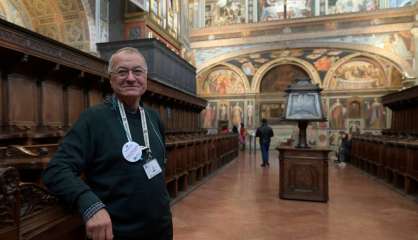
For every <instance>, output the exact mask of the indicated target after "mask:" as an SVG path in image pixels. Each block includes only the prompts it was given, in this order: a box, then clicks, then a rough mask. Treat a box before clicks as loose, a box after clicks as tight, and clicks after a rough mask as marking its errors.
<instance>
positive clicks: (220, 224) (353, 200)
mask: <svg viewBox="0 0 418 240" xmlns="http://www.w3.org/2000/svg"><path fill="white" fill-rule="evenodd" d="M270 157H271V166H270V168H261V167H260V152H257V154H249V153H248V152H245V153H243V152H241V153H240V156H239V157H238V159H237V160H234V161H233V162H231V163H230V164H229V165H227V166H226V167H225V168H224V169H222V170H220V171H219V172H218V173H217V174H216V175H214V176H212V177H210V178H209V179H208V180H207V181H206V182H205V183H204V184H202V185H201V186H200V187H199V188H197V189H196V190H194V191H193V192H191V193H190V194H188V195H187V196H186V197H185V198H183V199H182V200H180V201H178V202H177V203H176V204H175V205H174V206H173V208H172V211H173V221H174V239H176V240H238V239H239V240H270V239H272V240H273V239H274V240H277V239H284V240H288V239H321V240H323V239H325V240H326V239H338V240H344V239H350V240H354V239H355V240H357V239H359V240H386V239H391V240H392V239H393V240H409V239H418V203H417V202H416V200H415V199H413V198H411V197H407V196H405V195H402V194H401V193H399V192H397V191H396V190H394V189H393V188H390V187H389V186H387V185H385V183H383V182H381V181H380V180H376V178H374V177H372V176H369V175H367V174H365V173H364V172H362V171H360V170H358V169H357V168H354V167H352V166H351V165H347V167H345V168H339V167H338V166H336V165H334V164H333V163H330V171H329V172H330V173H329V176H330V177H329V184H330V192H329V195H330V201H329V202H328V203H326V204H324V203H314V202H304V201H289V200H281V199H279V198H278V186H279V177H278V174H279V165H278V160H277V153H276V152H270Z"/></svg>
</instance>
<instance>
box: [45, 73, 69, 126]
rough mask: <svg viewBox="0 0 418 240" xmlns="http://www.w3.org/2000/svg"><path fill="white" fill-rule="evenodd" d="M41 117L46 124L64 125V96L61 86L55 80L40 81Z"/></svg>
mask: <svg viewBox="0 0 418 240" xmlns="http://www.w3.org/2000/svg"><path fill="white" fill-rule="evenodd" d="M42 94H43V101H42V119H43V123H44V125H46V126H53V127H62V126H63V125H64V98H63V90H62V86H61V85H60V84H59V83H58V82H55V81H45V82H43V83H42Z"/></svg>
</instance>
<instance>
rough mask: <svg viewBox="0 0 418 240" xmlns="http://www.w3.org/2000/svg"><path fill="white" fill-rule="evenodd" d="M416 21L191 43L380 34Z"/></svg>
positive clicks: (231, 43) (229, 43) (228, 43)
mask: <svg viewBox="0 0 418 240" xmlns="http://www.w3.org/2000/svg"><path fill="white" fill-rule="evenodd" d="M413 26H414V23H412V22H410V23H400V24H388V25H380V26H369V27H356V28H350V29H339V30H323V31H313V32H303V33H287V34H277V35H268V36H267V35H264V36H254V37H240V38H230V39H219V40H207V41H196V42H192V43H191V47H192V48H194V49H198V48H213V47H227V46H236V45H244V44H260V43H272V42H286V41H288V42H290V41H295V40H307V39H318V38H330V37H343V36H353V35H363V34H367V35H369V34H379V33H387V32H399V31H409V30H411V29H412V28H413ZM289 45H291V43H289Z"/></svg>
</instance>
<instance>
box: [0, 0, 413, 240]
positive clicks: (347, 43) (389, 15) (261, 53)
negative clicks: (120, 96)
mask: <svg viewBox="0 0 418 240" xmlns="http://www.w3.org/2000/svg"><path fill="white" fill-rule="evenodd" d="M417 16H418V4H417V3H416V1H415V0H0V53H1V58H0V239H2V240H3V239H4V240H17V239H27V240H29V239H30V240H37V239H47V240H49V239H51V240H52V239H60V240H66V239H86V237H85V234H86V233H85V230H84V226H83V221H82V219H81V217H80V214H78V213H76V212H73V211H69V210H68V209H66V208H65V207H63V206H62V204H60V202H59V200H58V199H57V198H56V197H54V196H53V195H51V194H50V193H49V192H48V190H46V188H45V187H44V185H43V183H42V179H41V178H42V177H41V176H42V171H43V170H44V169H45V168H46V166H47V164H48V162H49V160H50V159H51V157H52V156H53V155H54V153H55V152H56V151H57V149H58V147H59V143H60V142H61V140H62V138H63V137H64V136H65V134H66V133H67V132H68V130H69V129H71V127H72V126H73V125H74V123H75V122H76V121H77V119H78V118H79V116H80V114H81V113H82V112H83V111H84V110H86V109H87V108H89V107H91V106H94V105H97V104H99V103H101V102H103V99H104V98H105V97H106V96H108V95H109V94H111V91H112V90H111V87H110V84H109V74H108V72H107V67H108V60H109V58H110V56H111V55H112V53H114V52H115V51H116V50H118V49H120V48H122V47H128V46H129V47H133V48H136V49H138V50H139V51H140V52H141V53H142V54H143V55H144V57H145V59H146V61H147V64H148V89H147V91H146V92H145V94H144V95H143V97H142V98H141V101H143V103H144V105H145V106H147V107H149V108H151V109H153V110H154V111H156V112H157V113H159V115H160V118H161V121H162V122H163V123H164V126H165V139H166V151H167V165H166V167H165V172H164V174H165V184H166V187H167V190H168V193H169V195H170V198H171V209H172V213H173V227H174V239H178V240H188V239H190V240H206V239H208V240H209V239H222V240H269V239H365V240H367V239H380V240H383V239H388V240H390V239H397V240H398V239H402V240H403V239H405V240H409V239H411V240H413V239H415V240H417V239H418V86H417V85H418V65H417V63H416V61H418V50H417V49H416V47H418V46H417V45H418V21H417V19H418V18H417ZM416 25H417V26H416ZM415 29H417V30H415ZM300 79H308V80H309V84H310V85H312V86H316V87H317V88H320V97H316V98H312V99H316V100H318V102H316V103H315V104H317V106H318V109H319V111H321V112H322V114H323V119H321V121H312V119H309V122H308V121H297V122H298V123H297V122H296V121H293V120H291V119H290V118H287V117H286V116H288V115H289V111H290V110H289V108H290V106H291V105H290V101H291V100H290V99H291V98H290V96H291V94H292V92H291V90H292V89H291V87H290V86H294V85H295V86H296V84H297V83H298V80H300ZM302 92H303V91H302ZM300 94H303V93H300ZM316 100H315V101H316ZM295 104H296V103H295ZM302 108H303V106H302ZM295 111H297V110H295ZM263 119H265V120H266V121H267V123H268V125H269V126H270V127H271V128H272V130H273V132H274V136H273V137H272V138H271V145H270V151H269V157H270V162H271V166H269V167H260V163H261V151H260V146H259V144H258V138H257V137H256V132H257V129H258V128H259V127H260V126H261V125H262V120H263ZM299 120H300V119H299ZM302 120H303V119H302ZM300 122H304V123H306V124H307V125H305V129H304V130H302V128H301V124H300ZM234 127H235V128H238V129H239V130H241V128H242V129H243V130H245V132H244V136H245V137H244V138H243V139H244V140H243V141H240V140H239V137H238V135H239V133H235V132H232V129H233V128H234ZM305 130H306V132H305ZM302 132H303V133H304V134H301V133H302ZM343 133H347V134H349V136H350V141H351V142H350V143H351V145H350V146H351V149H350V153H349V156H350V158H349V159H346V161H345V162H344V163H343V164H341V163H338V161H339V160H340V157H339V156H340V155H339V152H340V147H341V142H342V139H341V137H342V135H343ZM305 135H306V136H305ZM302 140H303V141H305V140H306V142H307V146H306V147H305V148H297V147H296V148H295V144H296V143H297V142H299V143H300V142H301V141H302Z"/></svg>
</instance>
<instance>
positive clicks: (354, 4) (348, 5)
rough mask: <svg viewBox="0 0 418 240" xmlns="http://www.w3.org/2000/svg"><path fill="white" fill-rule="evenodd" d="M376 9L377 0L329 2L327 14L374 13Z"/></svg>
mask: <svg viewBox="0 0 418 240" xmlns="http://www.w3.org/2000/svg"><path fill="white" fill-rule="evenodd" d="M376 9H377V1H376V0H328V12H327V14H338V13H348V12H362V11H373V10H376Z"/></svg>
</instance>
